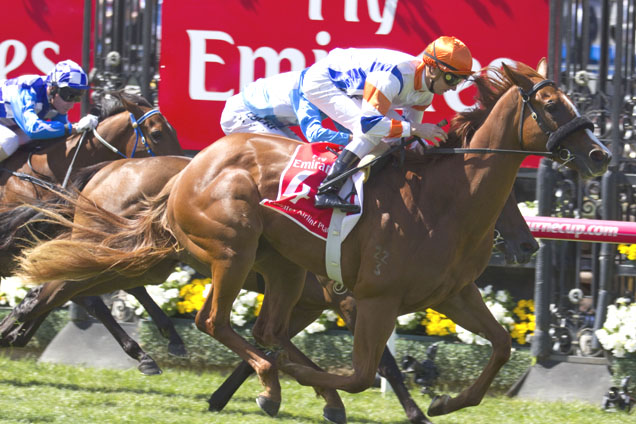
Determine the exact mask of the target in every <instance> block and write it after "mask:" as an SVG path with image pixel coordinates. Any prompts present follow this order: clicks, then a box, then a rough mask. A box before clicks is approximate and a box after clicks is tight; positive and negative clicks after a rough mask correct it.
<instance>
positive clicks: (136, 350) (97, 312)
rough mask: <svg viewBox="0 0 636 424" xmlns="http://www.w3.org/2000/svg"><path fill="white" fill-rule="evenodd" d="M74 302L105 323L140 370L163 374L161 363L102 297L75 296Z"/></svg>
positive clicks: (151, 373)
mask: <svg viewBox="0 0 636 424" xmlns="http://www.w3.org/2000/svg"><path fill="white" fill-rule="evenodd" d="M73 302H75V303H77V304H78V305H80V306H82V307H83V308H84V309H86V311H87V312H88V313H89V314H91V315H92V316H94V317H95V318H97V319H98V320H99V321H100V322H101V323H102V324H104V327H105V328H106V329H107V330H108V332H109V333H110V334H111V335H112V336H113V337H114V338H115V340H116V341H117V343H118V344H119V346H121V348H122V349H123V350H124V352H126V354H127V355H128V356H130V357H131V358H133V359H134V360H136V361H139V365H138V366H137V369H138V370H139V371H141V372H142V373H143V374H145V375H157V374H161V368H159V365H157V363H156V362H155V361H154V359H152V358H151V357H150V355H148V354H147V353H146V352H144V350H143V349H142V348H141V347H140V346H139V344H138V343H137V342H136V341H135V340H134V339H133V338H132V337H130V335H128V333H126V331H124V329H123V328H121V326H120V325H119V324H118V323H117V321H116V320H115V318H113V315H112V314H111V312H110V310H109V309H108V307H107V306H106V305H105V304H104V301H103V300H102V298H101V297H99V296H78V297H75V298H73Z"/></svg>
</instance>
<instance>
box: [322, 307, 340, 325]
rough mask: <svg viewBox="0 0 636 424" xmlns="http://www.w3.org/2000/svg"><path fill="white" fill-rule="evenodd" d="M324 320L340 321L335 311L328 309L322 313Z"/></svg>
mask: <svg viewBox="0 0 636 424" xmlns="http://www.w3.org/2000/svg"><path fill="white" fill-rule="evenodd" d="M322 318H324V320H325V321H327V322H336V321H338V318H339V316H338V314H337V313H335V312H334V311H333V310H331V309H327V310H326V311H324V312H323V313H322Z"/></svg>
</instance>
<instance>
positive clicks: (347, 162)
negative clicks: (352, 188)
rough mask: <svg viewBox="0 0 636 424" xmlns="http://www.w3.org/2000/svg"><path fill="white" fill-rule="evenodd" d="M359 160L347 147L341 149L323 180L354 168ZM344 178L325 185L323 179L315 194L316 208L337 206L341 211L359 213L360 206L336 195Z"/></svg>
mask: <svg viewBox="0 0 636 424" xmlns="http://www.w3.org/2000/svg"><path fill="white" fill-rule="evenodd" d="M359 161H360V158H359V157H358V156H356V154H355V153H353V152H351V151H349V150H347V149H345V150H343V151H342V152H341V153H340V155H338V158H337V159H336V161H335V162H334V164H333V166H332V167H331V170H329V174H327V177H326V178H325V181H329V180H332V179H334V178H336V177H337V176H338V175H342V174H343V173H345V172H347V171H348V170H350V169H352V168H354V167H355V166H356V165H357V164H358V162H359ZM346 180H347V179H346V178H341V179H340V180H338V181H335V182H333V183H331V184H329V185H325V181H323V182H322V184H321V185H320V187H319V188H318V193H319V194H316V198H315V204H314V205H315V206H316V209H328V208H338V209H340V210H341V211H343V212H353V213H359V212H360V206H358V205H354V204H353V203H349V202H347V201H346V200H343V199H341V198H340V196H338V192H339V191H340V189H341V188H342V186H343V185H344V183H345V181H346Z"/></svg>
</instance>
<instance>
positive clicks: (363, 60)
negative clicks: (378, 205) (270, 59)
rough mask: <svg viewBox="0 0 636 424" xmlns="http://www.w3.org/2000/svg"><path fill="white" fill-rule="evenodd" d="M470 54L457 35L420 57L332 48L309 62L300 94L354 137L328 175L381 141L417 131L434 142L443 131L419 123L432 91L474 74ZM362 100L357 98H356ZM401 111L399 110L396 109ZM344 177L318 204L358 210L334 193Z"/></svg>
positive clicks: (326, 189)
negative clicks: (317, 58)
mask: <svg viewBox="0 0 636 424" xmlns="http://www.w3.org/2000/svg"><path fill="white" fill-rule="evenodd" d="M471 69H472V56H471V53H470V50H468V47H466V45H465V44H464V43H462V42H461V41H460V40H458V39H456V38H455V37H446V36H444V37H439V38H438V39H436V40H435V41H433V42H432V43H431V44H429V46H428V47H427V48H426V50H425V51H424V55H423V57H422V58H417V57H414V56H411V55H408V54H406V53H402V52H398V51H394V50H387V49H355V48H351V49H334V50H332V51H331V52H329V54H328V55H327V56H326V57H325V58H324V59H321V60H319V61H318V62H316V63H315V64H314V65H312V66H310V67H309V69H308V70H307V72H306V73H305V75H304V79H303V82H302V84H301V86H300V96H301V97H304V98H306V99H307V101H309V102H311V103H312V104H314V105H315V106H316V107H317V108H318V109H320V110H321V111H322V112H324V113H326V114H327V116H329V117H330V118H331V119H332V120H334V121H336V122H338V123H340V124H341V125H343V126H345V127H346V128H350V129H352V132H353V137H352V141H351V142H350V143H349V144H347V146H346V148H345V149H344V150H343V151H342V152H341V153H340V155H339V156H338V159H337V160H336V162H335V163H334V165H333V167H332V168H331V170H330V173H329V175H328V176H327V180H332V179H334V178H336V177H337V176H338V175H341V174H343V173H344V172H346V171H348V170H349V169H352V168H353V167H355V165H356V164H357V163H358V161H359V160H360V158H362V157H363V156H365V155H366V154H368V153H369V152H370V151H371V150H373V148H374V147H375V146H377V145H378V144H379V143H380V142H382V141H389V140H391V139H396V138H399V137H408V136H418V137H420V138H422V139H425V140H429V141H430V142H431V145H436V146H437V145H438V144H439V142H440V141H445V140H446V133H445V132H444V130H442V129H441V128H440V127H438V126H437V125H435V124H428V123H422V117H423V114H424V110H425V109H426V108H427V107H428V106H429V105H430V104H431V103H432V101H433V96H434V95H435V94H444V93H445V92H446V91H448V90H453V89H455V88H456V87H457V84H459V83H460V82H461V81H463V80H464V79H466V78H467V77H468V76H469V75H470V74H471V73H472V70H471ZM360 99H361V101H360ZM398 109H399V110H401V111H402V115H400V114H399V113H398V112H397V110H398ZM343 183H344V179H340V180H338V181H337V182H335V183H334V184H329V185H323V186H322V187H321V188H320V190H319V194H318V195H317V196H316V207H317V208H334V207H336V208H339V209H341V210H343V211H345V212H354V213H357V212H359V208H358V207H357V206H355V205H352V204H349V203H348V202H345V201H343V200H342V199H340V198H339V196H338V191H339V190H340V188H341V187H342V184H343Z"/></svg>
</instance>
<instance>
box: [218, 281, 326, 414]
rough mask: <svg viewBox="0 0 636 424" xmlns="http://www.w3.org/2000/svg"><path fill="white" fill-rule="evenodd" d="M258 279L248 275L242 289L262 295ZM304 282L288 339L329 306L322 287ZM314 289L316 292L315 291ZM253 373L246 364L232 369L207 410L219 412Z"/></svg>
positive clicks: (290, 324) (262, 291)
mask: <svg viewBox="0 0 636 424" xmlns="http://www.w3.org/2000/svg"><path fill="white" fill-rule="evenodd" d="M258 278H259V277H257V274H256V273H250V275H249V276H248V279H247V281H246V282H245V284H244V285H243V288H244V289H247V290H252V291H258V292H260V293H264V291H265V290H264V289H265V285H264V281H263V280H262V277H260V278H261V281H263V283H262V284H259V283H258ZM306 281H307V282H306V283H305V288H304V289H303V294H302V295H301V298H300V299H299V301H298V303H297V304H296V306H294V309H293V310H292V314H291V318H290V322H289V335H290V337H293V336H295V335H296V334H298V333H299V332H300V331H302V330H303V329H304V328H305V327H307V326H308V325H309V324H311V323H312V322H314V321H315V320H316V319H317V318H318V317H319V316H320V314H321V313H322V311H323V310H324V309H325V308H327V307H328V306H329V303H328V302H327V301H326V300H325V297H324V294H323V292H322V287H321V286H319V285H318V286H317V287H316V285H315V284H312V283H316V282H315V281H310V278H309V275H308V276H307V280H306ZM316 284H317V283H316ZM308 286H309V287H308ZM316 288H317V290H315V289H316ZM312 289H313V290H312ZM316 302H317V304H316ZM253 373H254V370H253V369H252V367H250V366H249V364H248V363H247V362H245V361H243V362H241V363H240V364H239V365H238V366H237V367H236V368H235V369H234V371H233V372H232V374H230V376H229V377H228V378H226V379H225V381H224V382H223V384H221V386H219V388H218V389H216V390H215V391H214V393H212V395H211V396H210V399H209V400H208V403H209V404H210V407H209V410H210V411H221V410H222V409H223V408H224V407H225V405H227V403H228V402H229V401H230V399H231V398H232V396H234V393H235V392H236V391H237V390H238V388H239V387H241V385H242V384H243V382H244V381H245V380H247V378H248V377H249V376H250V375H252V374H253Z"/></svg>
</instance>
